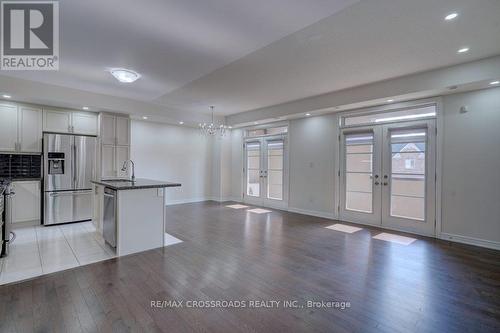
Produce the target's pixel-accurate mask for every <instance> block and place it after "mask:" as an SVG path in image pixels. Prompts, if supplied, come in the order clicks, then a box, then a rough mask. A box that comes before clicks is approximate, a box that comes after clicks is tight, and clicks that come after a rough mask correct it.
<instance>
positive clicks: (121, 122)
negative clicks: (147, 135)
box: [116, 117, 130, 146]
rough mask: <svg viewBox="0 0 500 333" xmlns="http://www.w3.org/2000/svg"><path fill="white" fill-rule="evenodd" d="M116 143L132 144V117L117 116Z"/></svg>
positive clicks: (118, 144) (119, 144)
mask: <svg viewBox="0 0 500 333" xmlns="http://www.w3.org/2000/svg"><path fill="white" fill-rule="evenodd" d="M116 145H117V146H128V145H130V119H129V118H125V117H116Z"/></svg>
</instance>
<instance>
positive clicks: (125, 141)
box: [101, 114, 130, 146]
mask: <svg viewBox="0 0 500 333" xmlns="http://www.w3.org/2000/svg"><path fill="white" fill-rule="evenodd" d="M101 140H102V144H103V145H113V146H129V145H130V119H129V118H128V117H120V116H115V115H110V114H101Z"/></svg>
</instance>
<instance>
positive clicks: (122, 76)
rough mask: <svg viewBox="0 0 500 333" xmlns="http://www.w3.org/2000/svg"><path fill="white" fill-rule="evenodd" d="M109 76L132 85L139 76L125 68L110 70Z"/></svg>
mask: <svg viewBox="0 0 500 333" xmlns="http://www.w3.org/2000/svg"><path fill="white" fill-rule="evenodd" d="M110 73H111V75H113V76H114V77H115V78H116V79H117V80H118V81H120V82H123V83H132V82H134V81H135V80H137V79H138V78H140V77H141V75H140V74H139V73H137V72H134V71H132V70H130V69H125V68H113V69H111V70H110Z"/></svg>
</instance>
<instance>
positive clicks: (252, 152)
mask: <svg viewBox="0 0 500 333" xmlns="http://www.w3.org/2000/svg"><path fill="white" fill-rule="evenodd" d="M246 148H247V179H246V181H247V195H248V196H251V197H259V196H260V143H259V142H251V143H247V144H246Z"/></svg>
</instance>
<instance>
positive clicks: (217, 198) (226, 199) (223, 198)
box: [207, 197, 240, 202]
mask: <svg viewBox="0 0 500 333" xmlns="http://www.w3.org/2000/svg"><path fill="white" fill-rule="evenodd" d="M207 200H211V201H217V202H226V201H236V202H238V201H240V199H239V198H235V197H222V198H220V197H209V198H207Z"/></svg>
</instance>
